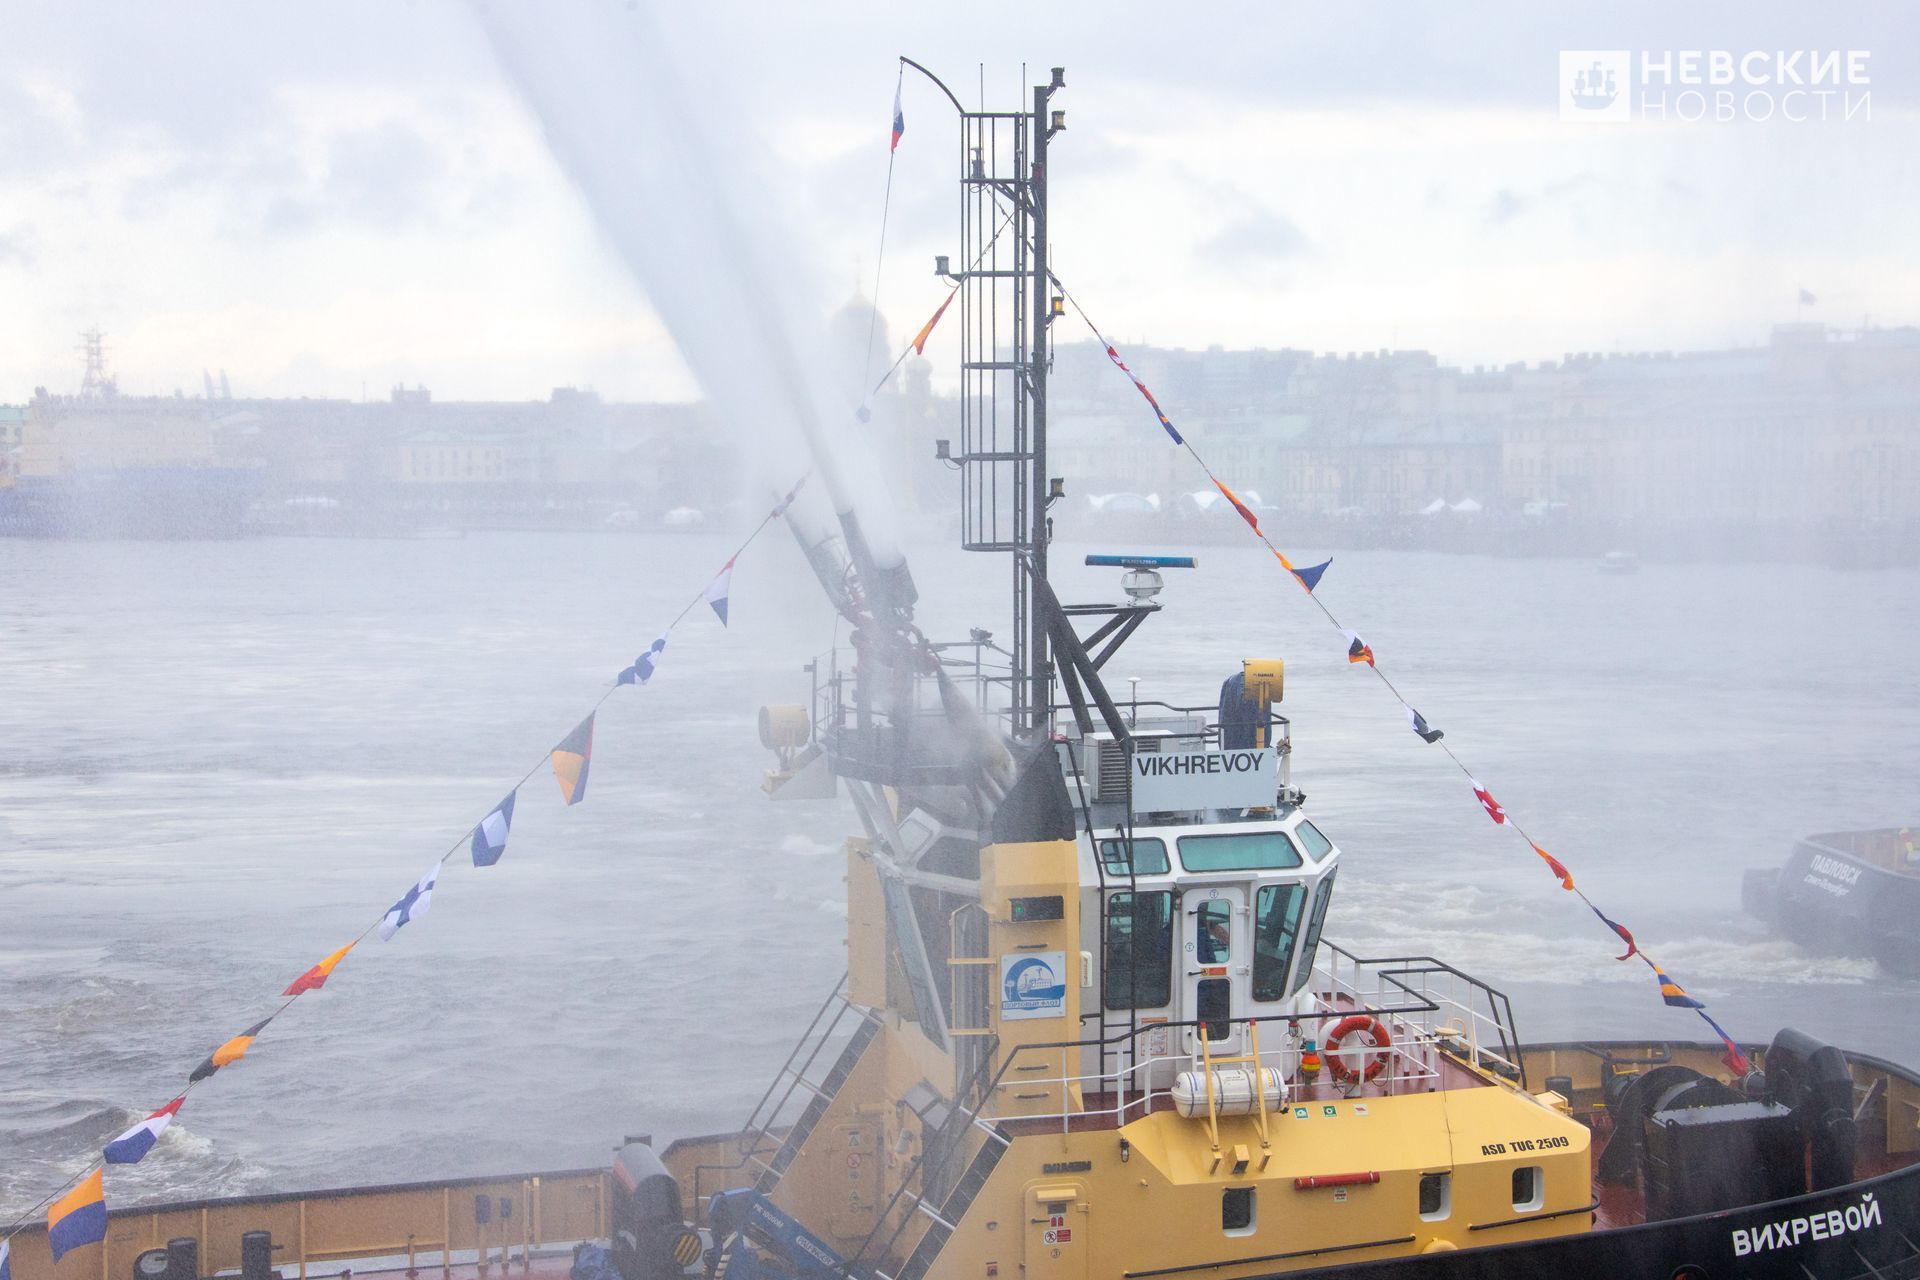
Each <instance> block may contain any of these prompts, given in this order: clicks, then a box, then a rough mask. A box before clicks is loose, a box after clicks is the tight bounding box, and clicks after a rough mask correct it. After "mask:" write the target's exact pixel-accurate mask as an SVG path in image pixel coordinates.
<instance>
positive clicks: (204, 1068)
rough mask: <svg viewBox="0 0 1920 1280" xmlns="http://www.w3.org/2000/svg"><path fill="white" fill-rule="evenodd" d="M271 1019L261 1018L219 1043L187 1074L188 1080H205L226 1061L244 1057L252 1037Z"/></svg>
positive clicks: (235, 1060)
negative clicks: (205, 1058)
mask: <svg viewBox="0 0 1920 1280" xmlns="http://www.w3.org/2000/svg"><path fill="white" fill-rule="evenodd" d="M272 1021H273V1019H272V1018H271V1017H266V1018H262V1019H260V1021H258V1022H256V1023H254V1024H253V1025H252V1026H250V1027H248V1028H247V1029H246V1030H245V1031H242V1032H241V1033H240V1034H239V1035H237V1036H235V1037H234V1038H233V1039H231V1040H229V1041H227V1042H226V1043H225V1044H223V1045H221V1046H220V1047H219V1048H218V1049H215V1050H214V1051H213V1052H212V1053H210V1054H208V1055H207V1060H206V1061H205V1062H203V1063H201V1064H200V1065H199V1066H197V1067H195V1068H194V1069H193V1071H192V1073H191V1074H189V1075H188V1076H187V1079H188V1081H190V1082H191V1081H199V1080H205V1079H206V1078H207V1077H208V1076H210V1075H212V1074H213V1073H214V1072H216V1071H218V1070H219V1069H220V1068H222V1067H224V1066H226V1065H227V1064H228V1063H230V1062H238V1061H240V1059H242V1058H244V1057H246V1056H247V1050H248V1049H249V1048H250V1047H252V1045H253V1038H254V1037H255V1036H257V1035H259V1034H260V1032H261V1031H262V1030H263V1029H264V1028H265V1027H266V1025H267V1024H268V1023H269V1022H272Z"/></svg>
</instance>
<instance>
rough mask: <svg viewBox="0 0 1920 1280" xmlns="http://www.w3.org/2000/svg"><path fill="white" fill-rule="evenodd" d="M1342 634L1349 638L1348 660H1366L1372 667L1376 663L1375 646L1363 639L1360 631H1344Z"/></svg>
mask: <svg viewBox="0 0 1920 1280" xmlns="http://www.w3.org/2000/svg"><path fill="white" fill-rule="evenodd" d="M1340 634H1341V635H1343V636H1345V637H1346V638H1347V661H1348V662H1364V663H1366V664H1367V665H1368V666H1370V667H1371V666H1373V665H1374V662H1373V646H1372V645H1370V644H1368V643H1367V642H1366V641H1365V640H1362V639H1361V638H1360V633H1359V632H1358V631H1342V632H1341V633H1340Z"/></svg>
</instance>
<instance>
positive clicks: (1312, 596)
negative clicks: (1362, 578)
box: [1047, 271, 1752, 1076]
mask: <svg viewBox="0 0 1920 1280" xmlns="http://www.w3.org/2000/svg"><path fill="white" fill-rule="evenodd" d="M1047 275H1048V278H1049V279H1050V280H1051V281H1052V282H1053V284H1054V287H1055V288H1057V289H1059V290H1060V294H1061V296H1062V297H1064V298H1065V299H1066V300H1067V302H1068V304H1069V305H1071V306H1072V307H1073V309H1074V312H1075V313H1076V314H1078V315H1079V317H1080V319H1081V320H1082V321H1083V322H1085V324H1086V326H1087V331H1088V332H1089V333H1091V334H1092V335H1093V338H1094V341H1095V342H1098V343H1099V344H1100V346H1101V348H1102V349H1103V350H1104V351H1105V352H1106V355H1107V359H1108V360H1109V361H1111V362H1112V363H1113V365H1114V367H1115V368H1117V369H1119V370H1120V372H1121V373H1123V374H1125V375H1126V376H1127V379H1128V380H1129V381H1130V382H1132V383H1133V385H1134V388H1135V389H1136V390H1138V391H1139V392H1140V395H1141V397H1142V398H1143V399H1144V400H1146V402H1147V404H1148V406H1149V407H1150V408H1151V409H1152V410H1153V414H1154V417H1155V418H1156V419H1158V420H1159V423H1160V426H1161V428H1162V429H1163V430H1164V431H1165V432H1166V433H1167V435H1168V437H1169V438H1170V439H1172V441H1173V443H1175V444H1177V445H1179V446H1180V447H1181V448H1183V449H1185V450H1186V451H1187V454H1188V456H1189V457H1191V458H1192V459H1193V460H1194V462H1195V463H1196V464H1197V465H1198V466H1199V468H1200V470H1201V471H1202V472H1204V473H1205V474H1206V477H1207V479H1208V480H1210V481H1212V482H1213V487H1214V488H1216V489H1218V490H1219V491H1220V494H1221V496H1222V497H1224V498H1225V499H1226V500H1227V502H1228V503H1229V504H1230V505H1231V506H1232V507H1233V509H1234V511H1236V512H1237V513H1238V514H1239V516H1240V519H1241V520H1242V521H1244V522H1245V523H1246V526H1247V528H1248V529H1250V530H1252V532H1253V536H1254V537H1255V538H1258V539H1259V540H1260V543H1261V545H1263V546H1265V547H1266V549H1267V550H1268V551H1270V552H1272V553H1273V557H1274V559H1276V560H1278V561H1279V562H1280V565H1281V567H1282V568H1284V569H1285V570H1286V571H1287V572H1288V573H1289V574H1291V575H1292V577H1293V579H1294V581H1295V582H1297V583H1298V584H1299V586H1300V588H1301V590H1303V591H1305V592H1306V593H1307V598H1308V599H1309V600H1311V601H1312V602H1313V604H1314V607H1315V608H1317V609H1318V610H1319V611H1320V613H1321V615H1322V616H1323V617H1324V618H1325V619H1326V620H1327V622H1328V623H1329V624H1331V625H1332V627H1333V628H1334V630H1336V631H1338V632H1339V633H1340V634H1341V636H1342V637H1343V638H1344V639H1345V640H1346V641H1347V661H1348V662H1349V663H1352V664H1355V665H1360V664H1364V665H1365V666H1366V667H1367V668H1368V669H1369V670H1370V671H1372V672H1373V674H1374V675H1375V676H1376V677H1377V678H1378V679H1379V681H1380V683H1381V685H1382V686H1384V687H1385V688H1386V690H1387V692H1388V693H1389V694H1391V695H1392V696H1393V699H1394V701H1396V702H1398V703H1399V704H1400V706H1401V709H1402V710H1404V711H1405V712H1406V715H1407V720H1408V723H1409V724H1411V725H1412V726H1413V731H1414V732H1415V733H1416V734H1418V735H1419V736H1420V738H1421V740H1422V741H1424V742H1426V743H1427V744H1429V745H1431V746H1437V747H1439V748H1440V750H1441V751H1443V752H1445V753H1446V757H1447V759H1449V760H1451V761H1452V762H1453V763H1454V766H1455V767H1456V768H1458V769H1459V770H1460V773H1461V775H1462V776H1463V777H1465V778H1466V780H1467V784H1468V785H1469V786H1470V787H1471V788H1472V789H1473V794H1474V798H1475V799H1476V800H1478V801H1479V803H1480V806H1481V808H1482V809H1484V810H1485V811H1486V814H1487V816H1488V817H1489V818H1490V819H1492V820H1493V822H1494V823H1495V825H1497V826H1503V827H1510V828H1512V830H1513V832H1514V834H1515V835H1517V836H1519V837H1520V838H1521V839H1522V840H1524V841H1526V843H1527V847H1528V848H1529V849H1531V850H1532V851H1533V852H1534V853H1535V854H1537V855H1538V856H1539V857H1540V858H1542V859H1543V860H1544V861H1545V863H1546V865H1547V868H1548V870H1549V871H1551V872H1552V873H1553V875H1554V876H1555V877H1556V878H1557V879H1558V880H1559V881H1560V887H1561V888H1562V889H1564V890H1566V891H1567V892H1569V893H1571V894H1573V895H1574V896H1576V897H1578V898H1579V899H1580V901H1581V902H1583V903H1585V904H1586V906H1587V909H1588V910H1590V911H1592V912H1593V914H1594V915H1595V916H1596V917H1598V918H1599V920H1600V922H1601V923H1602V924H1604V925H1606V926H1607V928H1608V929H1610V930H1611V931H1612V932H1613V933H1614V934H1615V935H1617V936H1618V937H1619V938H1620V939H1621V940H1622V941H1624V942H1625V943H1626V944H1627V949H1626V951H1625V952H1624V953H1623V954H1621V955H1619V956H1616V957H1615V959H1617V960H1630V959H1632V958H1633V957H1635V956H1638V957H1639V958H1640V959H1641V960H1642V961H1643V962H1644V963H1645V964H1646V965H1647V967H1648V968H1649V969H1650V970H1652V972H1653V976H1654V979H1655V981H1656V982H1657V983H1658V984H1659V987H1660V998H1661V999H1662V1000H1663V1001H1665V1002H1666V1004H1668V1005H1669V1006H1671V1007H1673V1008H1678V1009H1691V1010H1693V1011H1694V1012H1695V1013H1697V1014H1699V1015H1700V1017H1701V1019H1702V1020H1703V1021H1705V1022H1706V1024H1707V1025H1708V1026H1709V1027H1711V1028H1713V1032H1714V1034H1715V1035H1716V1036H1718V1037H1719V1039H1720V1042H1721V1043H1722V1044H1724V1045H1725V1046H1726V1048H1727V1052H1726V1054H1725V1056H1724V1059H1723V1060H1724V1061H1725V1062H1726V1064H1727V1068H1728V1069H1729V1070H1730V1071H1732V1072H1733V1073H1734V1074H1735V1075H1739V1076H1744V1075H1746V1074H1747V1073H1748V1072H1749V1071H1751V1070H1752V1064H1751V1063H1750V1062H1749V1061H1748V1060H1747V1056H1746V1055H1745V1054H1744V1053H1742V1052H1741V1051H1740V1046H1739V1045H1738V1044H1737V1043H1735V1041H1734V1039H1733V1037H1732V1036H1730V1035H1728V1034H1727V1032H1726V1030H1725V1029H1724V1028H1723V1027H1721V1025H1720V1024H1719V1023H1718V1022H1716V1021H1714V1019H1713V1017H1712V1015H1711V1014H1709V1013H1708V1012H1707V1008H1706V1005H1704V1004H1703V1003H1701V1002H1700V1001H1699V1000H1697V999H1695V998H1694V997H1693V996H1691V995H1689V994H1688V993H1687V991H1686V989H1685V988H1683V987H1682V986H1681V985H1680V984H1679V983H1678V982H1675V981H1674V980H1673V979H1672V978H1671V977H1669V976H1668V974H1667V971H1666V970H1665V969H1663V968H1661V966H1660V965H1659V964H1658V963H1656V962H1655V960H1654V958H1653V957H1652V956H1650V955H1648V954H1647V953H1646V952H1645V951H1644V950H1643V949H1642V948H1641V947H1640V945H1639V944H1638V943H1637V942H1636V941H1635V940H1634V937H1633V934H1632V933H1630V932H1628V930H1627V929H1626V927H1625V926H1623V925H1621V924H1619V923H1617V922H1616V921H1614V920H1613V919H1612V918H1610V917H1609V916H1608V915H1607V914H1606V912H1604V911H1602V910H1601V909H1600V907H1599V905H1598V904H1597V903H1595V902H1594V901H1593V899H1592V898H1590V897H1588V896H1587V894H1586V892H1585V891H1584V890H1582V889H1580V888H1579V887H1578V886H1577V885H1576V884H1575V883H1574V879H1573V874H1572V873H1571V872H1570V871H1568V870H1567V867H1566V865H1565V864H1564V863H1563V862H1561V861H1560V860H1559V859H1558V858H1555V857H1554V856H1553V855H1552V854H1550V853H1548V852H1547V851H1546V850H1545V849H1543V848H1542V847H1541V846H1540V844H1539V843H1538V842H1537V841H1536V840H1534V838H1533V837H1532V835H1530V834H1528V832H1527V830H1526V828H1524V827H1522V826H1521V825H1520V822H1519V820H1518V819H1516V818H1514V817H1513V816H1512V815H1510V814H1509V813H1508V812H1507V811H1506V810H1505V809H1504V808H1502V807H1501V806H1500V804H1499V803H1498V802H1497V801H1495V800H1494V798H1493V795H1492V793H1491V792H1489V791H1488V790H1487V788H1485V787H1484V786H1482V785H1481V784H1480V781H1479V780H1478V779H1477V778H1476V777H1475V776H1474V773H1473V770H1471V769H1469V768H1468V767H1467V763H1466V761H1464V760H1462V759H1461V758H1460V757H1459V756H1458V755H1457V754H1455V752H1454V750H1453V748H1452V747H1450V746H1448V745H1447V744H1446V742H1445V741H1443V739H1444V738H1445V737H1446V734H1445V732H1444V731H1442V730H1439V729H1435V728H1433V727H1432V726H1431V725H1429V724H1428V723H1427V720H1426V717H1424V716H1422V715H1421V714H1420V712H1419V711H1417V710H1415V709H1414V706H1413V704H1412V703H1411V702H1409V701H1408V700H1407V696H1406V695H1405V694H1404V693H1402V692H1401V691H1400V689H1399V687H1398V686H1397V685H1395V684H1394V682H1393V680H1392V679H1391V678H1390V677H1389V676H1388V675H1387V673H1386V672H1385V671H1382V670H1381V669H1380V664H1379V662H1378V660H1377V658H1376V656H1375V654H1374V651H1373V647H1372V646H1371V645H1369V644H1368V643H1367V642H1366V641H1365V640H1363V639H1362V638H1361V637H1360V634H1359V633H1358V632H1356V631H1352V630H1350V629H1348V628H1347V627H1345V626H1344V625H1342V623H1341V621H1340V619H1339V618H1338V617H1337V616H1335V614H1334V612H1333V610H1332V609H1331V608H1330V607H1328V605H1327V602H1326V601H1324V600H1322V599H1321V598H1320V596H1319V595H1318V594H1317V593H1316V592H1315V590H1314V588H1316V587H1318V586H1319V585H1320V579H1321V576H1322V575H1324V574H1325V573H1326V571H1327V567H1328V566H1329V565H1331V564H1332V563H1333V561H1332V560H1331V559H1329V560H1326V561H1323V562H1322V563H1320V564H1317V565H1307V566H1304V567H1303V566H1299V565H1296V564H1294V563H1293V562H1292V561H1291V560H1289V559H1287V557H1286V555H1285V554H1284V553H1283V552H1282V551H1281V550H1280V548H1279V547H1277V546H1275V545H1274V544H1273V542H1272V540H1271V539H1269V538H1268V537H1267V533H1266V530H1264V529H1262V528H1261V527H1260V520H1259V517H1258V516H1256V515H1255V514H1254V512H1253V510H1252V508H1250V507H1248V506H1247V504H1246V503H1245V502H1243V501H1242V500H1241V499H1240V496H1239V495H1238V494H1236V493H1235V492H1234V491H1233V490H1232V489H1230V488H1228V487H1227V485H1226V484H1225V483H1224V482H1222V481H1221V479H1220V477H1219V476H1218V475H1216V474H1214V471H1213V468H1212V467H1210V466H1208V465H1207V461H1206V459H1205V458H1203V457H1201V455H1200V451H1199V450H1198V449H1196V448H1194V446H1193V442H1192V441H1191V440H1189V439H1187V438H1186V437H1185V436H1184V435H1182V434H1181V433H1180V431H1179V430H1178V429H1177V428H1176V427H1175V426H1174V425H1173V421H1172V420H1171V419H1170V418H1169V417H1168V416H1167V413H1166V411H1165V410H1164V409H1162V408H1161V407H1160V402H1159V400H1157V399H1156V398H1155V397H1154V395H1153V393H1152V392H1151V391H1149V390H1148V389H1147V385H1146V383H1144V382H1142V381H1141V380H1140V377H1139V375H1137V374H1135V373H1134V372H1133V370H1131V369H1129V368H1128V367H1127V365H1126V362H1125V361H1124V360H1122V359H1121V358H1120V352H1119V350H1118V348H1116V347H1115V346H1114V345H1113V343H1111V342H1109V341H1108V340H1107V337H1106V335H1105V334H1103V333H1102V332H1101V331H1100V328H1099V326H1097V325H1095V324H1094V322H1093V318H1092V317H1091V316H1089V315H1088V314H1087V312H1086V309H1085V308H1083V307H1082V306H1081V305H1080V301H1079V299H1077V298H1075V297H1074V296H1073V293H1072V292H1071V291H1070V290H1069V289H1068V288H1067V287H1066V285H1065V284H1063V283H1061V280H1060V277H1059V276H1057V275H1055V274H1054V273H1053V272H1051V271H1049V272H1048V273H1047Z"/></svg>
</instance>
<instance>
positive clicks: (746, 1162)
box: [694, 974, 880, 1219]
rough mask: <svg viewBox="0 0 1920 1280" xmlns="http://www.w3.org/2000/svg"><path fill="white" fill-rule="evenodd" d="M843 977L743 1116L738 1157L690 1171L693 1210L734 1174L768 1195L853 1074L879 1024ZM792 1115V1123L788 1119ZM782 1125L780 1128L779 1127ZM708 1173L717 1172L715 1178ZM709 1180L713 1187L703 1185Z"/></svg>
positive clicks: (733, 1178) (698, 1209) (734, 1181)
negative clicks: (835, 1047)
mask: <svg viewBox="0 0 1920 1280" xmlns="http://www.w3.org/2000/svg"><path fill="white" fill-rule="evenodd" d="M846 987H847V977H846V975H845V974H842V975H841V976H840V980H839V982H837V983H835V984H834V988H833V990H832V991H831V992H830V993H829V994H828V996H827V998H826V1000H824V1001H823V1002H822V1003H821V1005H820V1007H819V1009H818V1010H816V1011H815V1012H814V1015H813V1020H812V1021H811V1022H809V1023H808V1024H807V1029H806V1030H805V1031H803V1032H802V1033H801V1035H800V1038H799V1039H798V1040H797V1041H795V1042H794V1046H793V1050H792V1051H791V1052H790V1053H788V1055H787V1060H786V1061H785V1062H784V1063H782V1064H781V1066H780V1070H779V1071H777V1072H776V1073H775V1074H774V1077H773V1081H772V1083H770V1084H769V1085H768V1086H767V1090H766V1092H765V1093H763V1094H761V1095H760V1101H759V1102H757V1103H755V1104H754V1108H753V1111H752V1112H751V1114H749V1115H748V1116H747V1121H746V1123H745V1124H743V1125H742V1126H741V1127H740V1128H739V1130H738V1131H737V1132H736V1134H735V1137H734V1144H735V1145H734V1150H735V1152H736V1153H737V1157H738V1158H737V1159H735V1160H734V1161H733V1162H732V1163H730V1164H705V1165H700V1166H698V1167H697V1168H695V1170H694V1199H695V1206H694V1207H695V1212H696V1213H697V1214H699V1215H700V1216H701V1218H703V1219H704V1217H705V1214H706V1204H707V1200H708V1198H709V1197H710V1195H711V1194H712V1191H713V1190H719V1189H720V1187H721V1186H731V1185H737V1184H738V1177H737V1175H738V1174H740V1173H741V1172H742V1171H745V1172H746V1174H747V1176H748V1178H749V1180H750V1181H749V1185H751V1186H752V1187H753V1189H754V1190H756V1191H758V1192H760V1194H762V1195H768V1194H771V1193H772V1191H773V1189H774V1187H776V1186H778V1185H779V1182H780V1178H781V1175H782V1174H784V1173H785V1172H786V1171H787V1167H788V1166H789V1165H790V1164H792V1163H793V1160H794V1157H795V1156H797V1155H799V1154H800V1149H801V1148H802V1147H804V1146H805V1145H806V1142H807V1139H808V1138H809V1137H810V1136H811V1135H812V1133H813V1130H814V1127H815V1126H816V1125H818V1124H819V1123H820V1118H821V1117H822V1116H824V1115H825V1114H826V1113H827V1108H828V1106H829V1105H830V1104H831V1103H832V1102H833V1099H834V1097H835V1096H836V1095H837V1094H838V1093H839V1092H840V1088H841V1086H842V1085H844V1084H845V1083H846V1081H847V1077H849V1076H850V1075H852V1074H853V1069H854V1067H855V1066H856V1065H858V1063H859V1061H860V1057H861V1055H862V1054H863V1053H864V1052H865V1051H866V1048H867V1046H868V1045H869V1044H871V1043H872V1042H873V1038H874V1036H875V1034H876V1033H877V1032H878V1031H879V1029H880V1021H879V1019H878V1017H876V1016H875V1014H874V1013H873V1012H872V1011H871V1010H869V1009H864V1008H862V1007H860V1006H859V1005H856V1004H854V1003H852V1002H851V1001H849V1000H848V999H847V998H846ZM843 1035H845V1036H847V1037H848V1038H847V1041H846V1043H845V1044H844V1045H843V1046H842V1047H841V1049H840V1051H839V1053H838V1054H837V1055H834V1056H833V1057H832V1058H831V1061H830V1064H829V1065H827V1067H826V1070H825V1072H824V1074H821V1075H819V1077H818V1078H817V1079H816V1078H815V1072H816V1069H817V1068H818V1067H819V1066H820V1065H821V1063H822V1062H823V1060H824V1059H825V1056H826V1051H827V1048H828V1046H829V1045H831V1044H833V1043H834V1042H835V1041H836V1040H837V1039H838V1038H839V1037H841V1036H843ZM796 1097H804V1098H805V1099H806V1104H805V1106H804V1108H803V1109H802V1110H801V1112H800V1114H799V1116H798V1117H797V1118H795V1117H792V1115H791V1105H790V1104H791V1103H792V1102H793V1101H794V1099H795V1098H796ZM789 1120H791V1123H787V1121H789ZM783 1124H784V1125H785V1129H784V1132H782V1126H783ZM709 1174H718V1175H721V1176H720V1177H719V1178H718V1180H717V1181H715V1180H713V1179H710V1178H709V1177H708V1175H709ZM708 1185H711V1190H708V1189H707V1186H708Z"/></svg>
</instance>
